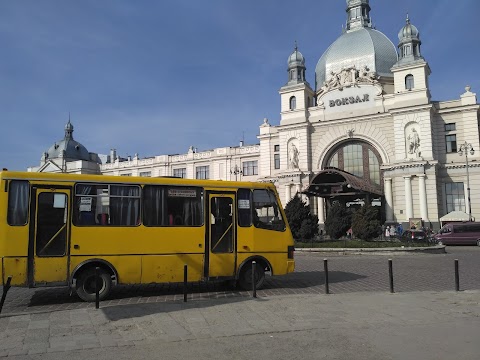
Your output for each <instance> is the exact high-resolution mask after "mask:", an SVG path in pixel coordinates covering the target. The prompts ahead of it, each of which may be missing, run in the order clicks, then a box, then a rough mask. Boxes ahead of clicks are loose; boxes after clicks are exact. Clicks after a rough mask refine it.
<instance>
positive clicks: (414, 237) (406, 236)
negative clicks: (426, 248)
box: [400, 230, 428, 242]
mask: <svg viewBox="0 0 480 360" xmlns="http://www.w3.org/2000/svg"><path fill="white" fill-rule="evenodd" d="M400 240H401V241H404V242H428V236H427V234H426V233H425V231H423V230H405V231H404V232H403V234H402V236H401V237H400Z"/></svg>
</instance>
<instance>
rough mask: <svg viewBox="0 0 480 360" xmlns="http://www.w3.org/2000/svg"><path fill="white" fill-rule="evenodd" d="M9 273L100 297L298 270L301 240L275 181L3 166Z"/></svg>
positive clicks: (19, 281)
mask: <svg viewBox="0 0 480 360" xmlns="http://www.w3.org/2000/svg"><path fill="white" fill-rule="evenodd" d="M0 182H1V184H0V186H1V187H0V189H1V191H0V257H1V261H2V264H1V277H2V282H3V284H4V285H5V283H6V280H7V278H8V277H9V276H11V277H12V279H11V285H12V286H28V287H41V286H60V285H64V286H70V287H71V288H72V290H73V291H74V292H76V293H77V294H78V296H79V297H80V298H81V299H83V300H85V301H94V300H95V290H94V289H95V268H96V267H99V268H100V271H99V279H100V281H99V283H98V285H99V288H100V300H103V299H105V298H106V297H107V296H108V294H109V292H110V290H111V288H112V286H114V285H117V284H149V283H175V282H183V278H184V265H187V266H188V279H187V280H188V281H189V282H197V281H209V280H210V281H211V280H232V281H236V282H237V283H238V285H240V286H241V287H242V288H243V289H250V288H251V287H252V261H256V263H257V266H256V272H255V279H256V286H257V288H261V287H262V285H263V284H264V281H265V272H270V274H271V275H283V274H287V273H290V272H293V270H294V267H295V262H294V256H293V253H294V246H293V245H294V243H293V237H292V233H291V231H290V228H289V226H288V223H287V221H286V217H285V213H284V212H283V209H282V207H281V203H280V201H279V199H278V194H277V192H276V189H275V186H274V185H273V184H271V183H257V182H236V181H216V180H192V179H182V178H168V177H164V178H146V177H126V176H107V175H74V174H54V173H31V172H13V171H2V172H0Z"/></svg>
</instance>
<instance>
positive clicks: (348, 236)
mask: <svg viewBox="0 0 480 360" xmlns="http://www.w3.org/2000/svg"><path fill="white" fill-rule="evenodd" d="M347 238H348V239H349V240H351V239H352V228H350V229H348V230H347Z"/></svg>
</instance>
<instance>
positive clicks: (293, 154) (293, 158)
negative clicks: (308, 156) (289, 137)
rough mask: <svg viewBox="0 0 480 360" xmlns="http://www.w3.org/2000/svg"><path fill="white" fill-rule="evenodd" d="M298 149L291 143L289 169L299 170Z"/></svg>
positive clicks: (289, 147)
mask: <svg viewBox="0 0 480 360" xmlns="http://www.w3.org/2000/svg"><path fill="white" fill-rule="evenodd" d="M298 154H299V152H298V148H297V146H296V145H295V144H294V143H293V142H291V143H290V145H289V146H288V168H289V169H298V168H299V167H298Z"/></svg>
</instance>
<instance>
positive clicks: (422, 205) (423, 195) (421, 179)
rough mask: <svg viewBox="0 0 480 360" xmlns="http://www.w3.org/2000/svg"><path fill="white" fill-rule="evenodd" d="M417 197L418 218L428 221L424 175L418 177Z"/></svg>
mask: <svg viewBox="0 0 480 360" xmlns="http://www.w3.org/2000/svg"><path fill="white" fill-rule="evenodd" d="M418 195H419V197H420V199H419V200H420V216H421V217H422V219H423V221H426V222H427V221H428V208H427V188H426V186H425V174H421V175H418Z"/></svg>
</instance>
